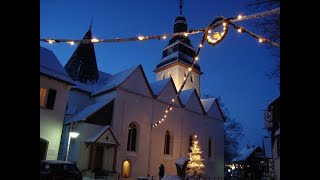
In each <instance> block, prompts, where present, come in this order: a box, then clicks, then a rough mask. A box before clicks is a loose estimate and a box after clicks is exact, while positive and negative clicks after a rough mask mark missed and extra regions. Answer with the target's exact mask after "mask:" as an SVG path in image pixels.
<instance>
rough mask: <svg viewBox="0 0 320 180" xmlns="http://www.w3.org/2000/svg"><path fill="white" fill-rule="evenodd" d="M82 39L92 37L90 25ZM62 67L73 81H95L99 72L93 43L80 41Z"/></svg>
mask: <svg viewBox="0 0 320 180" xmlns="http://www.w3.org/2000/svg"><path fill="white" fill-rule="evenodd" d="M83 39H92V33H91V25H90V28H89V30H88V32H87V33H86V34H85V36H84V37H83ZM64 69H65V70H66V71H67V73H68V74H69V76H70V77H71V79H72V80H74V81H80V82H82V83H86V82H93V83H94V82H97V80H98V79H99V72H98V66H97V62H96V54H95V51H94V46H93V43H89V44H84V43H80V44H79V45H78V47H77V49H76V50H75V51H74V53H73V54H72V56H71V58H70V59H69V61H68V62H67V64H66V65H65V66H64Z"/></svg>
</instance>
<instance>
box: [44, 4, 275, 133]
mask: <svg viewBox="0 0 320 180" xmlns="http://www.w3.org/2000/svg"><path fill="white" fill-rule="evenodd" d="M279 13H280V8H276V9H272V10H270V11H265V12H261V13H257V14H252V15H249V16H243V15H239V16H237V17H236V18H224V17H217V18H215V19H214V20H213V21H212V22H211V23H210V25H209V26H208V27H206V28H202V29H197V30H189V31H188V32H178V33H172V34H162V35H151V36H137V37H130V38H115V39H97V38H92V39H82V40H74V39H53V38H43V39H41V38H40V41H43V42H47V43H49V44H53V43H69V44H70V45H74V44H75V43H85V44H89V43H111V42H128V41H146V40H151V39H158V40H161V39H166V38H168V37H172V36H178V35H179V36H189V35H194V34H198V33H201V32H204V34H203V36H202V39H201V42H200V44H199V46H198V49H197V51H196V54H195V56H194V58H193V61H192V65H191V66H190V67H189V68H188V71H187V75H186V77H184V81H183V83H182V84H181V86H180V88H179V90H178V92H177V94H176V95H175V97H174V98H172V99H171V103H170V104H169V106H168V108H167V109H166V110H165V111H164V114H163V116H162V118H160V120H159V121H158V122H156V123H154V124H152V127H157V126H158V125H159V124H161V123H162V122H164V121H165V120H166V118H167V116H168V113H169V112H170V111H172V110H173V106H174V103H175V101H176V99H177V98H178V97H179V95H180V93H181V91H182V89H183V88H184V86H185V84H186V82H187V79H188V77H189V76H190V74H191V71H192V70H193V67H194V65H195V64H196V63H197V61H199V54H200V51H201V49H202V48H203V46H204V42H205V41H206V42H207V43H208V44H210V45H212V46H215V45H217V44H219V43H220V42H222V40H223V39H224V38H225V37H226V35H227V34H228V31H229V25H231V26H232V27H233V28H234V29H236V30H237V31H238V32H239V33H246V34H248V35H250V36H251V37H253V38H255V39H257V40H258V42H259V43H269V44H271V45H272V46H275V47H278V48H280V44H278V43H276V42H273V41H271V40H270V39H267V38H265V37H263V36H260V35H257V34H255V33H253V32H251V31H249V30H247V29H245V28H244V27H240V26H237V25H236V24H234V22H239V21H243V20H248V19H254V18H262V17H265V16H270V15H273V14H279ZM221 25H222V29H223V30H222V32H218V31H214V29H216V28H218V27H220V26H221Z"/></svg>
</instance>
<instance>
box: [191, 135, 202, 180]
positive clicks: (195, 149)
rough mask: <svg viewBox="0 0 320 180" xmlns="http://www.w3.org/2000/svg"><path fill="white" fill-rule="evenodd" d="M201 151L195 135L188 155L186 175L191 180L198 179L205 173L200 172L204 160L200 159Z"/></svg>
mask: <svg viewBox="0 0 320 180" xmlns="http://www.w3.org/2000/svg"><path fill="white" fill-rule="evenodd" d="M201 154H202V151H201V149H200V147H199V145H198V139H197V135H195V136H194V139H193V140H192V147H191V152H190V153H189V162H188V164H187V168H188V170H187V173H188V174H189V176H190V177H191V178H193V179H200V178H201V177H202V176H203V175H204V174H205V173H204V172H203V171H202V168H204V164H203V162H204V159H202V157H201Z"/></svg>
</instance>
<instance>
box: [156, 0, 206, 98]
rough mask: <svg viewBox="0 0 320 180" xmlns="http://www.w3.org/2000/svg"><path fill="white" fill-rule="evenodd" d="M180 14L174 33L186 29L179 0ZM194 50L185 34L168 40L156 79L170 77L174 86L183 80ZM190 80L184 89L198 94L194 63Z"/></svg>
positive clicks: (198, 87)
mask: <svg viewBox="0 0 320 180" xmlns="http://www.w3.org/2000/svg"><path fill="white" fill-rule="evenodd" d="M179 8H180V15H179V16H177V17H176V18H175V23H174V28H173V32H174V33H181V32H187V31H188V25H187V20H186V18H185V17H184V16H183V15H182V0H180V6H179ZM195 54H196V51H195V49H194V48H193V46H192V45H191V42H190V39H189V37H188V36H185V35H175V36H173V37H172V38H171V39H170V40H169V44H168V46H167V47H165V48H164V49H163V51H162V60H161V62H160V63H159V64H158V65H157V67H156V69H155V71H154V72H156V80H161V79H164V78H168V77H172V79H173V81H174V83H175V85H176V88H177V89H178V88H180V85H181V84H182V83H183V81H184V77H185V76H186V73H187V69H188V68H189V67H190V66H191V65H192V63H193V58H194V57H195ZM192 71H193V72H192V74H191V76H189V78H190V82H188V81H187V83H186V84H185V87H184V89H189V88H195V89H197V92H198V94H199V95H200V75H201V74H202V72H201V70H200V66H199V64H198V63H196V64H195V65H194V67H193V70H192Z"/></svg>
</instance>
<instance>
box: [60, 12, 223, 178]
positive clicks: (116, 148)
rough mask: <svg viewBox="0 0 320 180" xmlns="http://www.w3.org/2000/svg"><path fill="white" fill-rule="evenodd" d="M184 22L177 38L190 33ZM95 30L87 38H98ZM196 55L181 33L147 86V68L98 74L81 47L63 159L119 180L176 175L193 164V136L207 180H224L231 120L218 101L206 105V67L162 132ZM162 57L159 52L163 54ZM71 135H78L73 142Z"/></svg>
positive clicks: (71, 64)
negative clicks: (179, 166) (182, 163)
mask: <svg viewBox="0 0 320 180" xmlns="http://www.w3.org/2000/svg"><path fill="white" fill-rule="evenodd" d="M186 31H187V21H186V18H185V17H184V16H181V15H180V16H178V17H176V19H175V24H174V32H186ZM91 38H92V34H91V28H90V29H89V30H88V32H87V33H86V34H85V36H84V39H91ZM195 51H196V50H195V49H194V47H193V46H192V45H191V42H190V39H189V38H188V37H186V36H180V35H176V36H174V37H172V38H171V39H170V40H169V43H168V45H167V46H166V47H164V49H163V52H162V59H161V61H160V62H159V64H158V65H155V70H154V73H155V81H154V82H148V80H147V78H146V75H145V71H151V70H149V69H148V70H145V69H143V67H142V66H141V65H139V66H136V67H132V68H130V69H126V70H123V71H122V72H119V73H117V74H109V73H106V72H102V71H99V70H98V66H97V60H96V56H95V50H94V45H93V44H92V43H91V44H79V46H78V47H77V48H76V50H75V52H74V53H73V55H72V57H71V58H70V59H69V61H68V62H67V64H66V65H65V67H64V69H65V70H66V72H67V73H68V74H69V76H70V78H71V79H72V80H73V82H74V83H75V85H74V86H73V87H72V88H71V90H70V93H69V97H68V103H67V110H66V113H65V121H64V127H63V132H62V136H61V144H60V150H59V156H58V159H60V160H68V161H72V162H76V163H77V166H78V167H79V169H80V170H83V171H88V172H91V173H95V174H98V173H101V172H117V174H118V175H119V176H120V178H121V179H122V178H125V179H138V177H142V176H150V177H151V176H153V177H157V176H158V169H159V166H160V164H163V165H164V167H165V174H166V175H177V170H176V165H175V163H176V161H177V160H178V159H180V158H188V153H189V152H190V145H191V141H192V138H193V137H194V135H197V136H198V140H199V145H200V147H201V149H202V150H203V153H202V158H203V159H205V168H204V171H205V172H206V176H207V177H211V178H213V177H218V176H219V177H223V174H224V173H223V172H224V121H225V119H224V116H223V114H222V111H221V109H220V106H219V102H218V100H217V99H216V98H208V99H201V98H200V93H201V87H200V77H201V75H202V72H201V68H200V66H199V64H196V65H195V66H194V68H193V70H192V72H191V75H190V76H189V77H188V79H187V82H186V84H185V86H184V89H183V90H182V92H181V93H180V95H179V96H178V98H177V99H176V101H175V102H174V105H173V106H172V110H171V111H170V112H169V113H168V116H167V117H166V118H165V120H164V121H162V122H161V123H160V124H158V125H157V126H155V127H153V126H152V125H153V124H155V123H156V122H158V121H159V120H160V119H161V118H162V117H163V115H164V113H165V110H166V109H167V108H168V107H169V105H170V104H171V100H172V98H174V97H175V95H176V94H177V91H178V89H179V88H180V86H181V84H182V83H183V81H184V78H186V74H187V72H188V71H187V70H188V68H189V67H190V66H191V65H192V59H193V58H194V56H195ZM159 53H160V52H159ZM69 132H78V133H79V136H78V137H77V138H69Z"/></svg>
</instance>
